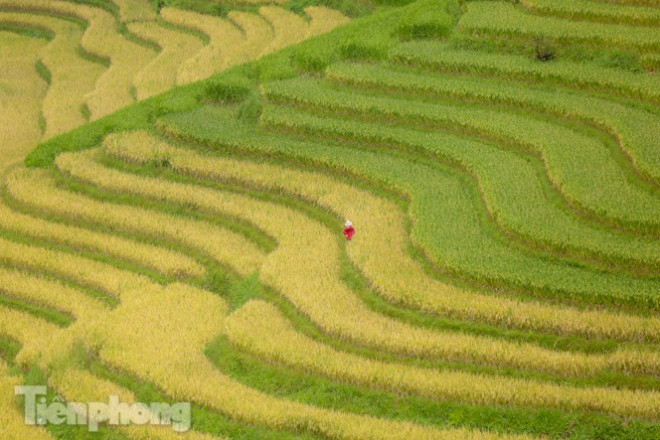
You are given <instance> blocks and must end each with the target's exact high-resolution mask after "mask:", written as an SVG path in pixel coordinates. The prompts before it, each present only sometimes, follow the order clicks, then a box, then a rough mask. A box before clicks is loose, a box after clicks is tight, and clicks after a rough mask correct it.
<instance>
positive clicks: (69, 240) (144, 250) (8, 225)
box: [0, 204, 204, 278]
mask: <svg viewBox="0 0 660 440" xmlns="http://www.w3.org/2000/svg"><path fill="white" fill-rule="evenodd" d="M0 227H1V228H2V229H3V230H6V231H11V232H13V233H15V234H20V235H23V236H28V237H33V238H37V239H41V240H48V241H51V242H52V241H55V242H56V243H58V244H63V245H66V246H70V247H72V248H74V249H84V250H89V251H92V252H98V253H101V254H104V255H109V256H112V257H115V258H119V259H122V260H124V261H129V262H131V263H134V264H138V265H145V266H146V267H149V268H151V269H154V270H156V271H158V272H160V273H162V274H164V275H166V276H172V277H177V278H191V277H201V276H203V274H204V268H203V267H202V266H201V265H200V264H199V263H197V262H196V261H194V260H193V259H192V258H190V257H187V256H185V255H182V254H180V253H177V252H173V251H170V250H167V249H163V248H159V247H156V246H152V245H148V244H144V243H138V242H135V241H131V240H127V239H124V238H121V237H117V236H113V235H110V234H102V233H98V232H94V231H90V230H87V229H84V228H79V227H75V226H67V225H63V224H58V223H52V222H48V221H46V220H41V219H38V218H35V217H31V216H29V215H25V214H21V213H18V212H16V211H13V210H11V209H9V208H8V207H6V206H5V205H3V204H0Z"/></svg>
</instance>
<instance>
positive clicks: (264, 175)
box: [104, 132, 660, 340]
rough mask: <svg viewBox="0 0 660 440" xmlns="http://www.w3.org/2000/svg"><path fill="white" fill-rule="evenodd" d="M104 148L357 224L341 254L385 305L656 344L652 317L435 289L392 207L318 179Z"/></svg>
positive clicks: (174, 151)
mask: <svg viewBox="0 0 660 440" xmlns="http://www.w3.org/2000/svg"><path fill="white" fill-rule="evenodd" d="M266 142H268V141H266ZM268 144H269V145H273V144H276V142H268ZM292 145H293V148H296V149H297V148H298V147H302V146H301V145H299V144H298V143H293V144H292ZM311 147H312V146H311V145H309V144H308V145H305V146H304V147H302V148H299V149H300V151H305V150H309V149H311ZM104 148H105V151H106V152H107V153H108V154H110V155H112V156H113V157H116V158H119V159H121V160H124V161H127V162H129V163H134V164H139V165H146V164H149V163H150V162H151V161H152V160H153V157H154V156H158V155H162V154H166V155H167V156H168V157H171V167H172V170H173V171H174V172H177V173H181V174H185V175H187V176H190V177H194V178H196V179H202V180H216V181H232V182H237V183H238V184H240V185H243V186H248V187H257V188H262V189H264V190H267V191H270V192H274V193H281V192H283V191H286V192H288V193H291V194H293V195H294V196H296V197H299V198H302V199H303V200H305V201H306V202H308V203H312V204H314V205H318V206H321V207H323V208H325V209H328V210H330V211H331V212H333V213H336V214H337V215H340V216H344V217H346V216H350V218H352V219H354V220H355V222H356V224H359V225H360V231H361V232H360V235H361V238H360V244H361V245H360V246H357V247H356V246H351V247H350V248H348V249H347V252H348V254H349V256H350V257H351V258H352V261H353V262H354V264H356V265H357V266H358V268H359V269H360V270H361V271H363V273H364V274H365V276H367V278H368V279H369V282H370V284H371V285H372V286H373V287H374V288H376V289H378V291H379V292H380V293H381V294H384V295H386V296H387V298H388V299H390V300H392V301H397V302H404V303H406V304H409V305H412V306H415V307H419V308H421V309H423V310H425V311H428V312H431V313H436V314H449V315H452V316H457V317H460V318H462V319H478V320H484V321H487V322H491V323H494V324H505V325H507V326H513V327H520V328H529V329H534V330H537V331H546V332H556V331H559V332H561V333H565V334H583V335H586V336H589V337H596V338H598V337H611V338H617V339H618V338H623V339H627V338H633V339H636V338H638V337H639V338H641V339H646V338H649V339H650V340H655V339H656V338H658V337H660V334H658V332H657V331H656V330H655V329H657V328H659V327H660V322H657V321H656V320H654V319H653V318H649V319H650V320H649V319H647V318H639V317H635V316H632V315H624V314H612V313H608V312H605V311H602V310H599V311H580V310H575V309H568V308H561V307H556V306H552V305H544V304H538V303H532V302H520V301H517V300H515V299H512V298H499V297H494V296H490V295H481V294H475V293H473V292H470V291H466V290H462V289H458V288H454V287H452V286H449V285H443V284H440V283H438V282H434V281H432V280H430V279H429V277H428V275H426V274H425V273H424V272H423V271H422V269H421V268H420V267H419V266H418V265H417V264H416V263H415V262H413V261H412V260H411V258H410V257H409V256H408V254H407V243H406V240H405V237H406V232H405V227H404V225H403V224H404V222H405V220H404V219H403V218H401V215H395V214H396V213H397V212H398V211H399V208H397V207H395V206H392V205H389V204H387V203H386V202H385V201H384V200H382V199H378V198H376V197H374V196H373V195H371V194H369V193H368V192H366V191H363V190H360V189H358V188H355V187H351V186H349V185H346V184H343V183H341V182H339V181H338V180H337V179H332V178H329V177H327V176H325V175H323V174H321V173H318V172H313V171H296V170H292V169H287V168H284V167H279V166H273V165H267V164H253V163H251V162H248V161H244V160H236V159H229V158H223V157H210V156H208V155H203V154H198V153H195V152H193V151H189V150H186V149H182V148H175V147H172V146H170V145H168V144H166V143H164V142H163V141H162V140H160V139H158V138H156V137H154V136H152V135H150V134H148V133H146V132H130V133H122V134H117V135H111V136H109V137H107V138H106V139H105V141H104ZM342 153H344V152H343V151H342V152H340V155H342ZM312 154H315V155H317V154H318V152H316V151H313V152H312ZM318 156H320V154H318ZM367 158H369V156H360V159H367ZM372 163H373V161H372ZM354 200H360V208H361V209H359V210H358V209H357V208H356V206H355V204H354V202H353V201H354ZM379 212H383V213H387V221H379V220H380V217H376V214H375V213H379ZM384 254H387V255H390V256H391V259H396V264H391V262H390V259H383V258H381V257H380V256H381V255H384Z"/></svg>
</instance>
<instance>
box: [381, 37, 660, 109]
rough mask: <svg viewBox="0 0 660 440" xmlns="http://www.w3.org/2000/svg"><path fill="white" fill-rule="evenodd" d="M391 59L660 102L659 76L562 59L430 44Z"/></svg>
mask: <svg viewBox="0 0 660 440" xmlns="http://www.w3.org/2000/svg"><path fill="white" fill-rule="evenodd" d="M390 56H391V58H392V59H393V60H394V61H396V62H398V63H402V64H409V65H414V66H420V67H424V68H426V69H432V70H433V71H443V72H460V73H463V72H467V73H473V74H478V75H480V76H484V75H485V76H496V77H503V78H507V79H509V78H515V79H516V80H520V81H524V82H534V83H536V82H541V83H549V84H560V85H562V86H565V87H570V88H576V89H591V90H597V91H605V92H608V93H612V94H616V95H623V96H626V97H630V98H634V99H640V100H649V101H652V102H654V103H658V102H660V80H658V78H657V77H656V76H652V75H647V74H644V73H633V72H628V71H624V70H621V69H615V68H604V67H597V66H594V65H591V64H587V63H578V62H574V61H560V60H556V61H553V62H552V63H539V62H537V61H534V60H532V59H530V58H528V57H526V56H523V55H501V54H492V53H487V52H480V51H472V50H457V49H450V48H448V47H446V46H444V45H442V44H438V43H436V42H426V41H419V42H409V43H403V44H401V45H399V46H397V47H395V48H393V49H392V51H391V52H390Z"/></svg>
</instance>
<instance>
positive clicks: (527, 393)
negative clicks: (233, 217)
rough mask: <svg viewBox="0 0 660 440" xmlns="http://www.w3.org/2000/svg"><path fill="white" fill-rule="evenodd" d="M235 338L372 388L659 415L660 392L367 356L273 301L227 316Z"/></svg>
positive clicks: (280, 358) (255, 303) (315, 370)
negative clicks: (300, 322) (302, 323)
mask: <svg viewBox="0 0 660 440" xmlns="http://www.w3.org/2000/svg"><path fill="white" fill-rule="evenodd" d="M226 331H227V335H228V336H229V338H230V339H231V340H232V341H233V342H234V343H235V344H236V345H238V346H239V347H240V348H243V349H246V350H249V351H250V352H252V353H255V354H257V355H259V356H261V357H265V358H268V359H271V360H275V361H277V362H281V363H284V364H286V365H288V366H290V367H294V368H298V369H302V370H304V371H308V372H311V373H313V374H322V375H325V376H328V377H331V378H333V379H336V380H341V381H349V382H351V383H355V384H359V385H364V386H367V387H371V388H386V389H389V390H392V391H394V392H402V393H415V394H419V395H424V396H427V397H431V398H440V399H446V400H450V401H455V400H462V401H465V402H470V403H477V404H495V405H514V406H524V407H529V406H533V407H553V408H559V409H564V410H595V411H602V412H606V413H609V414H616V415H619V416H623V417H626V416H641V417H648V418H652V419H655V418H657V417H658V415H660V407H659V406H658V404H659V403H660V392H657V391H648V392H644V391H631V390H618V389H614V388H605V387H588V388H576V387H572V386H567V385H555V384H547V383H543V382H539V381H532V380H528V379H514V378H507V377H499V376H487V375H479V374H471V373H465V372H458V371H450V370H431V369H425V368H417V367H409V366H404V365H400V364H392V363H385V362H380V361H376V360H369V359H364V358H362V357H360V356H357V355H353V354H348V353H343V352H340V351H338V350H336V349H334V348H331V347H328V346H325V345H323V344H320V343H318V342H316V341H313V340H311V339H309V338H307V337H305V336H303V335H300V334H299V333H297V332H296V331H295V330H294V329H293V328H292V327H291V325H290V324H289V322H288V321H287V320H286V319H284V317H283V316H282V315H281V314H280V313H279V312H278V311H277V309H275V308H274V307H273V306H272V305H270V304H268V303H265V302H262V301H251V302H249V303H248V304H246V305H245V306H243V307H242V308H241V309H240V310H238V311H237V312H235V313H233V314H232V315H231V316H230V317H229V318H227V320H226Z"/></svg>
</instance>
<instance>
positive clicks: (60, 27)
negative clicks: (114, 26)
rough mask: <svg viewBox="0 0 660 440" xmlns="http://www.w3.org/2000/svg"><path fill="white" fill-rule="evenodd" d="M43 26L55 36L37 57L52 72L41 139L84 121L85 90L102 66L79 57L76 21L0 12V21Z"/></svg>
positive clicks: (101, 71) (79, 35)
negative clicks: (44, 127) (44, 126)
mask: <svg viewBox="0 0 660 440" xmlns="http://www.w3.org/2000/svg"><path fill="white" fill-rule="evenodd" d="M5 19H6V20H10V21H13V22H16V23H21V24H27V25H33V26H38V27H41V28H46V29H49V30H50V31H52V32H53V33H54V34H55V38H54V39H53V40H52V41H51V42H50V43H49V44H48V45H47V46H45V47H44V48H43V49H42V50H41V51H40V55H39V58H40V59H41V61H42V62H43V64H44V65H45V66H46V67H47V68H48V70H49V71H50V73H51V83H50V85H49V86H48V92H47V94H46V97H45V98H44V100H43V104H42V114H43V117H44V119H45V121H46V130H45V132H44V133H43V137H44V138H50V137H52V136H54V135H57V134H60V133H64V132H66V131H70V130H72V129H74V128H75V127H77V126H79V125H82V124H84V123H85V122H86V121H85V118H84V117H83V114H82V112H81V106H82V105H83V103H84V96H85V94H86V93H89V92H91V91H92V90H93V89H94V83H95V82H96V80H97V78H98V77H99V76H100V75H101V74H102V73H103V71H104V70H105V68H104V67H103V66H100V65H99V64H96V63H92V62H89V61H87V60H84V59H82V58H80V56H79V54H78V47H79V45H80V41H81V39H82V36H83V30H82V29H81V28H80V27H79V26H78V25H77V24H75V23H72V22H70V21H66V20H61V19H56V18H53V17H50V16H45V15H31V14H28V13H0V20H5Z"/></svg>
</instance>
